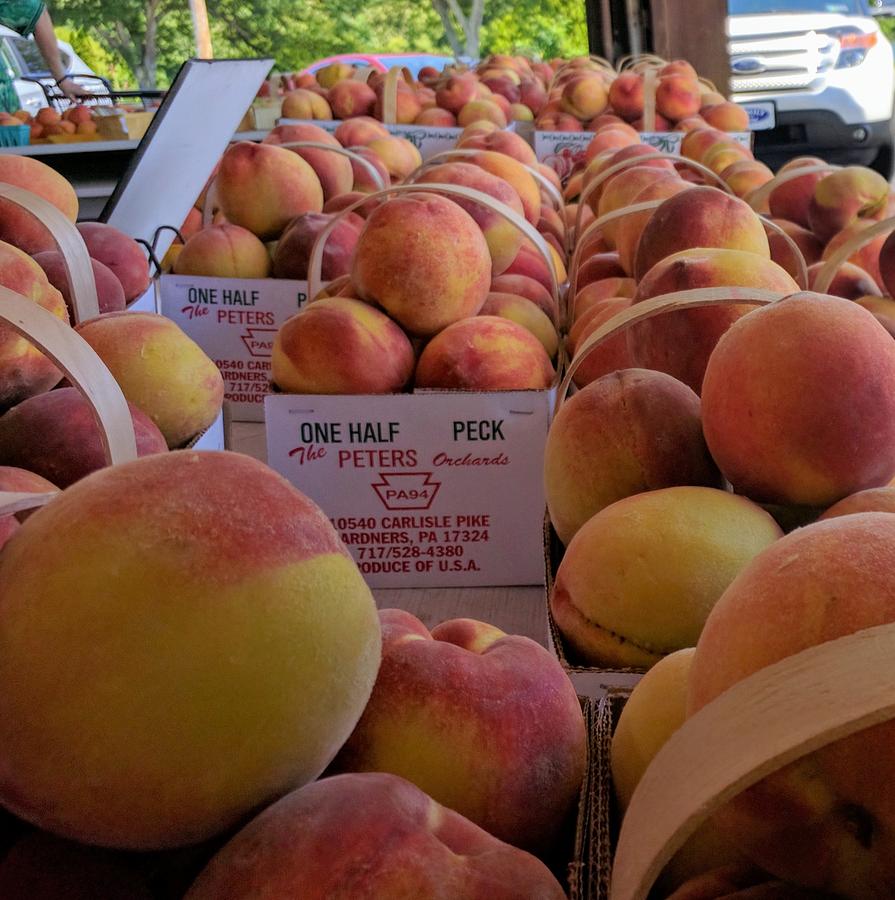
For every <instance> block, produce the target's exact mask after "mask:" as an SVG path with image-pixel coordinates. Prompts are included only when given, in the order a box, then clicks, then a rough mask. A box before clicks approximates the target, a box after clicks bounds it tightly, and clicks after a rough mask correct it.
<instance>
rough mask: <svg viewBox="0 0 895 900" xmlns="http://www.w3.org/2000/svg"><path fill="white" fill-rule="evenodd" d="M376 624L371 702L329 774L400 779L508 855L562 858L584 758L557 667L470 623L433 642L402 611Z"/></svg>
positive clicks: (569, 694)
mask: <svg viewBox="0 0 895 900" xmlns="http://www.w3.org/2000/svg"><path fill="white" fill-rule="evenodd" d="M379 618H380V622H381V624H382V638H383V639H382V665H381V667H380V669H379V675H378V677H377V679H376V685H375V686H374V688H373V695H372V697H371V698H370V702H369V704H368V705H367V708H366V710H365V711H364V714H363V716H362V717H361V720H360V722H359V723H358V725H357V728H356V729H355V730H354V733H353V734H352V735H351V737H350V738H349V739H348V741H347V742H346V744H345V746H344V747H343V748H342V751H341V752H340V754H339V755H338V757H336V760H335V762H334V764H333V768H334V769H335V770H336V771H343V772H344V771H349V772H350V771H372V772H390V773H391V774H393V775H400V776H402V777H404V778H406V779H407V780H408V781H411V782H413V783H414V784H415V785H416V786H417V787H419V788H420V789H421V790H423V791H426V792H427V793H428V794H430V795H431V796H432V798H433V799H434V800H436V801H437V802H439V803H443V804H444V805H445V806H447V807H449V808H450V809H453V810H454V811H455V812H458V813H460V814H461V815H464V816H466V817H467V818H469V819H470V820H471V821H473V822H475V823H476V824H477V825H479V826H481V827H482V828H484V829H486V830H487V831H488V832H489V833H490V834H493V835H494V836H495V837H497V838H499V839H501V840H504V841H506V842H507V843H510V844H513V845H515V846H517V847H521V848H523V849H526V850H530V851H532V852H538V853H544V852H546V851H548V850H550V849H551V848H553V847H555V846H556V842H557V834H558V832H559V831H560V829H561V826H562V825H563V823H564V822H565V820H566V817H567V816H568V814H569V813H570V812H571V811H572V810H573V809H574V807H575V801H576V797H577V794H578V791H579V789H580V785H581V780H582V778H583V777H584V765H585V756H586V736H585V731H584V722H583V718H582V715H581V707H580V705H579V703H578V699H577V697H576V696H575V689H574V688H573V687H572V683H571V681H570V680H569V677H568V676H567V675H566V674H565V672H563V670H562V668H561V666H560V665H559V662H558V661H557V659H556V658H555V657H554V656H552V655H551V654H550V653H548V652H547V651H546V650H545V649H544V648H543V647H542V646H541V645H540V644H537V643H536V642H535V641H532V640H530V639H529V638H525V637H520V636H518V635H507V634H505V633H504V632H502V631H501V630H499V629H498V628H495V627H493V626H491V625H486V624H485V623H484V622H478V621H475V620H472V619H453V620H451V621H448V622H443V623H442V624H441V625H438V626H437V627H436V628H434V629H433V630H432V632H431V634H430V632H429V631H428V629H427V628H426V627H425V626H424V625H423V623H422V622H420V621H419V619H417V618H416V617H414V616H412V615H411V614H410V613H407V612H404V611H403V610H398V609H388V610H382V611H381V612H380V613H379ZM532 709H538V715H537V716H531V715H528V714H527V712H526V711H530V710H532ZM408 747H413V748H414V751H413V752H412V753H408V752H407V750H408Z"/></svg>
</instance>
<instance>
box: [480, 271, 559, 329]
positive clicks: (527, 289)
mask: <svg viewBox="0 0 895 900" xmlns="http://www.w3.org/2000/svg"><path fill="white" fill-rule="evenodd" d="M491 292H496V293H499V294H516V295H517V296H519V297H525V298H527V299H528V300H531V302H532V303H534V304H535V306H537V307H538V309H540V310H541V311H542V312H544V313H545V314H546V315H547V317H548V318H549V319H550V321H551V322H552V323H553V324H554V325H556V324H557V323H558V321H559V310H558V309H557V308H556V301H555V300H554V299H553V296H552V295H551V293H550V291H549V290H547V288H546V287H544V285H543V284H542V283H541V282H540V281H538V280H536V279H534V278H530V277H529V276H527V275H513V274H510V275H507V274H504V275H498V276H497V277H496V278H492V279H491Z"/></svg>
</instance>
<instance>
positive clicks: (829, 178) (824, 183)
mask: <svg viewBox="0 0 895 900" xmlns="http://www.w3.org/2000/svg"><path fill="white" fill-rule="evenodd" d="M888 199H889V183H888V182H887V181H886V179H885V178H883V176H882V175H880V174H879V172H874V171H873V169H866V168H864V167H863V166H846V167H845V168H844V169H839V170H838V171H836V172H831V173H829V174H828V175H826V176H825V177H824V178H822V179H821V180H820V181H819V182H818V183H817V184H816V185H815V188H814V193H813V195H812V197H811V204H810V206H809V207H808V221H809V224H810V226H811V230H812V231H813V232H814V233H815V234H816V235H817V236H818V237H819V238H820V239H821V240H822V241H828V240H830V238H832V237H833V235H835V234H836V232H838V231H842V229H843V228H845V227H847V226H848V225H851V224H852V223H853V222H855V221H856V220H858V219H878V218H881V217H882V216H883V215H884V214H885V209H886V203H887V201H888Z"/></svg>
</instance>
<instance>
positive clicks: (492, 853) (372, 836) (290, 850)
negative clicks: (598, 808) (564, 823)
mask: <svg viewBox="0 0 895 900" xmlns="http://www.w3.org/2000/svg"><path fill="white" fill-rule="evenodd" d="M464 712H465V710H464ZM264 891H267V892H268V893H271V895H272V896H277V897H287V896H300V897H302V898H303V900H334V898H336V897H338V896H339V895H340V894H341V895H342V896H345V897H349V896H352V897H360V896H362V895H363V894H364V893H367V894H368V895H369V896H375V897H376V898H377V900H401V898H404V897H409V896H413V897H418V898H424V897H425V898H431V900H515V898H517V897H523V896H524V897H526V898H527V900H563V897H564V896H565V891H563V889H562V887H561V886H560V884H559V882H557V881H556V879H555V878H554V877H553V875H551V874H550V871H549V870H548V869H547V867H546V866H545V865H544V864H543V863H542V862H540V860H538V859H537V858H535V857H534V856H531V855H530V854H528V853H526V852H524V851H522V850H518V849H516V848H515V847H511V846H509V845H507V844H504V843H503V842H502V841H499V840H498V839H497V838H495V837H492V836H491V835H490V834H488V833H487V832H486V831H484V830H483V829H481V828H479V827H478V826H477V825H474V824H473V823H472V822H470V821H468V820H467V819H465V818H464V817H463V816H461V815H459V814H458V813H456V812H453V811H452V810H450V809H447V808H446V807H444V806H442V805H440V804H438V803H436V802H435V801H434V800H432V799H430V798H429V797H427V796H426V795H425V794H424V793H423V792H422V791H421V790H419V788H417V787H415V786H414V785H412V784H410V783H409V782H408V781H405V780H404V779H403V778H398V777H396V776H394V775H387V774H383V773H379V772H370V773H361V774H347V775H336V776H333V777H331V778H324V779H323V780H322V781H318V782H315V783H314V784H309V785H307V786H306V787H304V788H302V789H301V790H298V791H293V792H292V793H291V794H288V795H287V796H285V797H284V798H283V799H282V800H280V801H279V802H278V803H276V804H274V805H273V806H271V807H270V808H268V809H267V810H265V811H264V812H263V813H261V815H259V816H258V817H257V818H256V819H254V820H253V821H252V822H250V823H249V824H248V825H247V826H246V827H245V828H244V829H243V830H242V831H240V832H239V833H238V834H237V835H236V837H234V838H232V839H231V841H230V842H229V843H228V844H226V845H225V846H224V848H223V849H222V850H221V851H219V853H218V854H217V855H216V856H215V857H214V858H213V859H212V861H211V862H210V863H209V865H208V867H207V868H206V869H205V871H204V872H202V874H201V875H200V876H199V878H198V880H197V881H196V882H195V884H194V885H193V886H192V887H191V888H190V890H189V891H188V892H187V895H186V898H185V900H218V898H221V897H227V898H228V900H249V898H254V897H258V896H259V895H260V893H261V892H264Z"/></svg>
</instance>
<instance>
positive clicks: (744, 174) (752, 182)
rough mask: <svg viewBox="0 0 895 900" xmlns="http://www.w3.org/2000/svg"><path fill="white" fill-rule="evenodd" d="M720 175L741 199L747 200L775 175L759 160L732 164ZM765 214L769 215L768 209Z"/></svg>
mask: <svg viewBox="0 0 895 900" xmlns="http://www.w3.org/2000/svg"><path fill="white" fill-rule="evenodd" d="M718 174H719V175H720V176H721V177H722V178H723V179H724V181H725V182H726V183H727V186H728V187H729V188H730V189H731V190H732V191H733V192H734V194H736V196H737V197H740V198H741V199H747V198H748V197H749V194H751V193H752V191H754V190H756V189H758V188H760V187H761V186H762V185H763V184H767V183H768V182H769V181H770V180H771V179H772V178H773V177H774V173H773V172H772V171H771V170H770V169H769V168H768V167H767V166H766V165H765V164H764V163H761V162H759V161H758V160H757V159H742V160H740V161H738V162H735V163H731V165H729V166H728V167H727V168H726V169H723V170H722V171H721V172H719V173H718ZM764 212H765V213H767V209H765V210H764Z"/></svg>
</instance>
